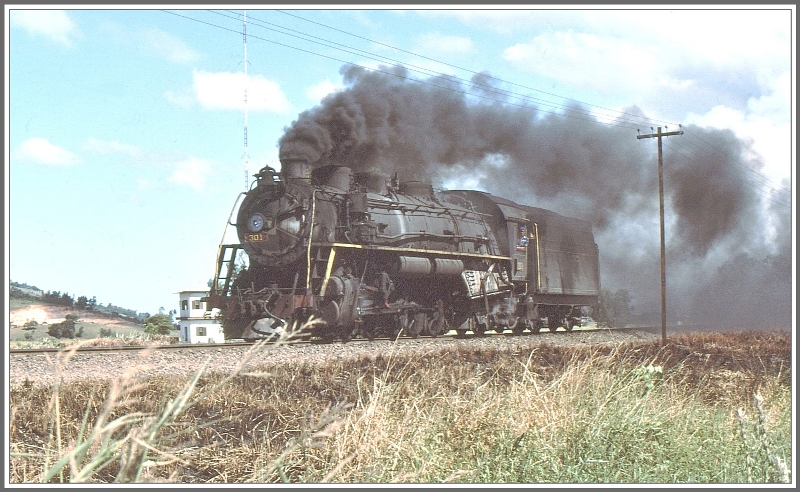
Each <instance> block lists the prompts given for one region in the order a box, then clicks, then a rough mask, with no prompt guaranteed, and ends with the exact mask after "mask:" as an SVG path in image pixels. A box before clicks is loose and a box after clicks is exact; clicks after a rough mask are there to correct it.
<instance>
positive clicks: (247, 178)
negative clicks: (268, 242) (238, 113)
mask: <svg viewBox="0 0 800 492" xmlns="http://www.w3.org/2000/svg"><path fill="white" fill-rule="evenodd" d="M242 38H243V41H244V191H247V188H248V185H249V184H250V175H249V174H248V172H247V169H248V167H249V164H250V154H248V152H247V86H248V85H249V79H248V78H247V11H246V10H245V11H244V27H243V29H242Z"/></svg>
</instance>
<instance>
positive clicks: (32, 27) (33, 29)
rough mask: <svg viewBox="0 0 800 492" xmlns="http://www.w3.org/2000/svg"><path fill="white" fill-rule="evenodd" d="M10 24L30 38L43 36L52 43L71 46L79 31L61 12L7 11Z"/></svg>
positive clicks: (79, 34) (78, 35) (79, 33)
mask: <svg viewBox="0 0 800 492" xmlns="http://www.w3.org/2000/svg"><path fill="white" fill-rule="evenodd" d="M9 15H10V19H9V20H10V22H11V25H12V26H14V27H21V28H22V29H24V30H26V31H27V32H28V34H30V35H32V36H45V37H48V38H50V39H52V40H53V41H55V42H57V43H60V44H63V45H64V46H71V45H72V41H73V39H75V38H79V37H80V36H81V31H80V29H78V26H77V25H76V24H75V22H73V21H72V19H70V17H69V16H68V15H67V13H66V12H65V11H63V10H21V9H20V10H17V9H12V10H10V11H9Z"/></svg>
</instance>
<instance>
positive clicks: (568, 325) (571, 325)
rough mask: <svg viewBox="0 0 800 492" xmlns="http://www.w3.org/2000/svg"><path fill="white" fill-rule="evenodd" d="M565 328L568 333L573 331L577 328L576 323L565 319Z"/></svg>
mask: <svg viewBox="0 0 800 492" xmlns="http://www.w3.org/2000/svg"><path fill="white" fill-rule="evenodd" d="M564 328H566V330H567V331H572V329H573V328H575V323H570V321H569V319H565V320H564Z"/></svg>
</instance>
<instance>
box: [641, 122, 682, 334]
mask: <svg viewBox="0 0 800 492" xmlns="http://www.w3.org/2000/svg"><path fill="white" fill-rule="evenodd" d="M651 130H652V127H651ZM671 135H683V130H679V131H676V132H665V133H661V127H660V126H659V127H658V131H657V132H656V133H650V134H648V135H636V138H637V139H642V138H654V137H655V138H657V139H658V211H659V216H660V219H661V344H662V345H666V344H667V267H666V261H665V260H664V249H665V247H664V158H663V157H662V152H661V137H669V136H671Z"/></svg>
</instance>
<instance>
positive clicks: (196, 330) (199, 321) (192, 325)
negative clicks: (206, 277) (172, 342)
mask: <svg viewBox="0 0 800 492" xmlns="http://www.w3.org/2000/svg"><path fill="white" fill-rule="evenodd" d="M178 295H179V296H180V307H181V309H180V314H179V316H178V321H179V325H180V330H181V336H180V341H181V343H225V334H224V332H223V331H222V324H221V323H220V320H219V310H218V309H213V310H211V311H207V310H206V303H205V301H203V300H202V298H203V297H205V296H207V295H208V291H204V290H184V291H181V292H178Z"/></svg>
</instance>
